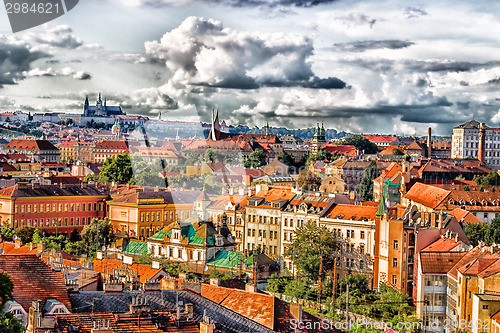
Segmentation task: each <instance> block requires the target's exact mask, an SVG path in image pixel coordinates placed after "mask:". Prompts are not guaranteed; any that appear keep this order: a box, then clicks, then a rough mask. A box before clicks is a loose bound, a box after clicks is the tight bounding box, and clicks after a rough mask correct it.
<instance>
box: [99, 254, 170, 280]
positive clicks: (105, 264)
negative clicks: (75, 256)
mask: <svg viewBox="0 0 500 333" xmlns="http://www.w3.org/2000/svg"><path fill="white" fill-rule="evenodd" d="M92 263H93V265H94V266H93V267H94V271H95V272H99V273H102V274H108V273H111V272H113V270H114V269H115V268H117V267H126V268H129V269H131V270H132V271H134V272H137V274H139V278H140V280H141V283H145V282H147V281H149V280H151V278H153V277H154V276H155V275H156V274H158V273H160V272H161V271H163V268H158V269H156V268H153V267H151V266H149V265H142V264H135V263H134V264H132V265H128V264H124V263H123V262H122V261H121V260H114V259H102V260H98V259H94V261H93V262H92Z"/></svg>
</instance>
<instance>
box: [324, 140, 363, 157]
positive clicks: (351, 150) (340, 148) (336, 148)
mask: <svg viewBox="0 0 500 333" xmlns="http://www.w3.org/2000/svg"><path fill="white" fill-rule="evenodd" d="M322 150H327V151H329V152H330V153H333V152H336V153H340V154H345V155H347V156H350V157H356V156H358V150H357V149H356V147H355V146H352V145H334V144H331V143H327V144H326V145H324V146H323V147H322Z"/></svg>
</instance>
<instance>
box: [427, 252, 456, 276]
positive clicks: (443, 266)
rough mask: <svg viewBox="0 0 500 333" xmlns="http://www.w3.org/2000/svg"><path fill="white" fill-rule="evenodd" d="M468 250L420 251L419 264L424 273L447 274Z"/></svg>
mask: <svg viewBox="0 0 500 333" xmlns="http://www.w3.org/2000/svg"><path fill="white" fill-rule="evenodd" d="M465 254H466V252H458V251H456V252H420V253H419V254H418V256H419V264H420V265H421V267H422V273H423V274H433V273H434V274H446V273H448V271H449V270H450V269H451V268H452V267H453V266H454V265H455V264H456V263H457V262H458V261H459V260H460V259H462V257H463V256H464V255H465Z"/></svg>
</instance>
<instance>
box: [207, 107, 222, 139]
mask: <svg viewBox="0 0 500 333" xmlns="http://www.w3.org/2000/svg"><path fill="white" fill-rule="evenodd" d="M219 136H220V125H219V107H218V106H217V111H216V113H215V115H214V107H212V127H211V128H210V134H209V136H208V139H209V140H212V141H217V140H218V139H219Z"/></svg>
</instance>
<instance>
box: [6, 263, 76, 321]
mask: <svg viewBox="0 0 500 333" xmlns="http://www.w3.org/2000/svg"><path fill="white" fill-rule="evenodd" d="M0 271H1V272H4V273H6V274H8V275H9V276H10V278H11V279H12V282H13V283H14V292H13V296H14V299H15V300H16V301H17V302H18V303H19V304H21V306H22V307H23V308H24V309H25V310H26V311H29V308H30V306H31V305H32V304H31V303H32V302H33V301H37V300H40V299H41V300H42V301H45V300H46V299H48V298H55V299H57V300H58V301H59V302H61V303H63V304H64V305H65V306H66V308H67V309H68V310H69V311H70V312H71V304H70V302H69V298H68V293H67V291H66V283H65V282H64V278H63V275H62V273H61V272H54V271H52V268H51V267H50V266H48V265H47V264H46V263H44V262H43V261H42V260H41V259H40V258H38V257H37V256H35V255H9V256H0ZM42 307H43V303H42Z"/></svg>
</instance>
